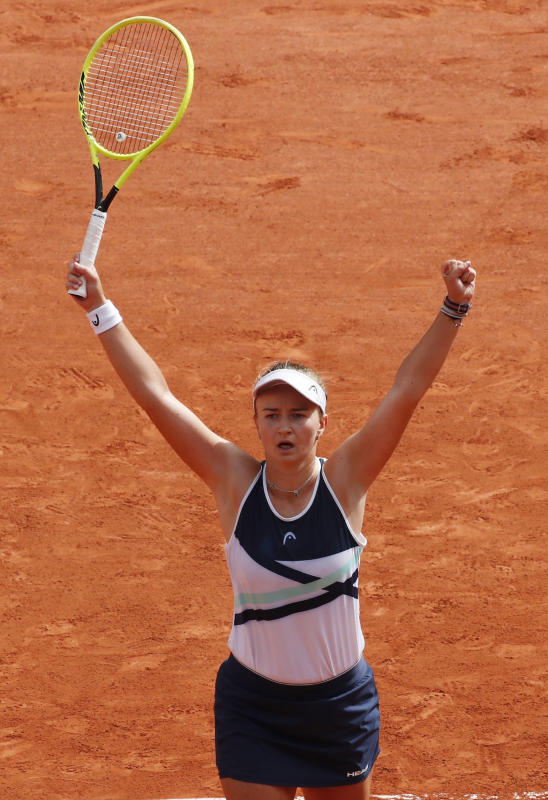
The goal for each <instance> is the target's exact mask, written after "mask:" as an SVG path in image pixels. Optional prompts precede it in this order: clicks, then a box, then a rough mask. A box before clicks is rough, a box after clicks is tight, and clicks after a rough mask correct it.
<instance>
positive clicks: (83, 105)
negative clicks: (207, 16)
mask: <svg viewBox="0 0 548 800" xmlns="http://www.w3.org/2000/svg"><path fill="white" fill-rule="evenodd" d="M193 83H194V62H193V59H192V53H191V51H190V48H189V46H188V44H187V42H186V40H185V39H184V37H183V35H182V34H181V33H180V32H179V31H178V30H177V28H174V27H173V25H170V24H169V23H168V22H164V21H163V20H161V19H156V18H155V17H130V18H129V19H124V20H122V21H121V22H117V23H116V24H115V25H113V26H112V27H110V28H109V29H108V30H107V31H105V32H104V33H103V35H102V36H100V37H99V38H98V39H97V41H96V42H95V44H94V45H93V47H92V48H91V50H90V51H89V53H88V56H87V58H86V60H85V61H84V66H83V68H82V74H81V76H80V84H79V87H78V109H79V112H80V119H81V121H82V127H83V129H84V133H85V134H86V138H87V141H88V144H89V150H90V153H91V161H92V164H93V172H94V175H95V207H94V209H93V211H92V214H91V219H90V222H89V226H88V229H87V232H86V236H85V239H84V244H83V245H82V250H81V253H80V261H81V263H82V264H85V265H87V266H93V265H94V264H95V259H96V257H97V251H98V249H99V244H100V242H101V237H102V235H103V230H104V227H105V221H106V218H107V211H108V209H109V206H110V204H111V203H112V201H113V200H114V198H115V197H116V195H117V194H118V191H119V190H120V189H121V187H122V186H123V185H124V183H125V182H126V181H127V179H128V178H129V176H130V175H131V174H132V173H133V172H134V170H135V169H136V168H137V167H138V165H139V164H140V163H141V161H143V159H144V158H146V157H147V156H148V155H149V153H151V152H152V151H153V150H154V149H155V148H156V147H158V145H160V144H162V142H165V140H166V139H167V137H168V136H169V135H170V134H171V133H172V132H173V130H174V129H175V128H176V126H177V125H178V124H179V122H180V121H181V119H182V117H183V114H184V113H185V111H186V108H187V106H188V103H189V101H190V96H191V94H192V86H193ZM99 154H102V155H104V156H108V157H109V158H114V159H116V160H117V161H130V162H131V163H130V164H129V165H128V166H127V167H126V168H125V170H124V171H123V172H122V174H121V175H120V177H119V178H118V180H117V181H116V183H115V184H114V185H113V186H112V188H111V189H110V191H109V192H108V194H107V195H106V196H103V180H102V176H101V166H100V164H99ZM69 294H74V295H76V296H77V297H86V296H87V293H86V285H85V280H84V283H83V285H82V286H80V287H79V288H78V289H69Z"/></svg>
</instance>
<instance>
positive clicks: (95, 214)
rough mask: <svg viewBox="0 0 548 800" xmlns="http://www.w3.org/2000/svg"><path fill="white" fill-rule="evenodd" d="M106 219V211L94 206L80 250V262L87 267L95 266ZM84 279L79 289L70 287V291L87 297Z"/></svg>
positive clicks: (77, 295)
mask: <svg viewBox="0 0 548 800" xmlns="http://www.w3.org/2000/svg"><path fill="white" fill-rule="evenodd" d="M106 219H107V214H106V211H98V210H97V209H96V208H94V209H93V211H92V212H91V219H90V221H89V225H88V229H87V231H86V236H85V238H84V244H83V245H82V250H81V252H80V263H81V264H84V265H85V266H86V267H93V266H94V264H95V259H96V258H97V251H98V250H99V245H100V243H101V237H102V235H103V230H104V227H105V222H106ZM82 280H83V283H82V285H81V286H80V287H79V288H78V289H69V290H68V293H69V294H73V295H75V296H76V297H87V290H86V279H85V278H84V277H82Z"/></svg>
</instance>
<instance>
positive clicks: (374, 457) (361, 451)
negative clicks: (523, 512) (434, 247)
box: [328, 260, 476, 499]
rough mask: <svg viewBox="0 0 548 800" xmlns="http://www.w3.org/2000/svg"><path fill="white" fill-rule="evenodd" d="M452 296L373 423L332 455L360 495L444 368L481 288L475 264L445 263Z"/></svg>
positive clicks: (333, 465)
mask: <svg viewBox="0 0 548 800" xmlns="http://www.w3.org/2000/svg"><path fill="white" fill-rule="evenodd" d="M442 276H443V278H444V280H445V284H446V288H447V296H446V299H445V301H444V304H443V307H442V310H441V311H440V312H439V313H438V314H437V316H436V318H435V319H434V322H433V323H432V325H431V326H430V327H429V328H428V330H427V331H426V333H425V334H424V336H423V337H422V338H421V339H420V341H419V342H418V343H417V345H416V346H415V347H414V348H413V349H412V350H411V352H410V353H409V355H407V356H406V357H405V359H404V360H403V362H402V364H401V366H400V368H399V369H398V371H397V373H396V377H395V379H394V383H393V385H392V388H391V389H390V391H389V392H388V394H387V395H386V397H384V399H383V400H382V401H381V402H380V404H379V405H378V407H377V409H376V410H375V411H374V413H373V415H372V416H371V418H370V419H369V421H368V422H367V423H366V424H365V425H364V427H363V428H361V429H360V430H359V431H358V432H357V433H355V434H353V435H352V436H350V437H349V438H348V439H347V440H346V441H345V442H343V444H342V445H341V446H340V447H339V448H338V449H337V450H336V451H335V452H334V453H333V455H332V456H331V458H330V459H329V462H328V463H329V465H330V469H329V472H330V473H332V475H333V477H330V480H331V481H332V482H333V480H334V482H335V483H337V484H338V485H339V486H345V487H346V489H345V494H347V493H350V495H352V496H353V497H354V498H355V499H358V498H359V497H360V496H363V494H364V493H365V492H366V491H367V489H368V488H369V486H370V485H371V483H372V482H373V481H374V480H375V478H376V477H377V475H378V474H379V472H380V471H381V470H382V468H383V467H384V465H385V464H386V462H387V461H388V459H389V458H390V456H391V455H392V453H393V452H394V449H395V448H396V446H397V444H398V442H399V440H400V438H401V436H402V434H403V432H404V430H405V428H406V427H407V424H408V422H409V420H410V419H411V417H412V415H413V412H414V410H415V408H416V406H417V404H418V402H419V401H420V399H421V397H422V396H423V395H424V394H425V392H426V391H427V390H428V388H429V387H430V386H431V384H432V382H433V380H434V379H435V377H436V375H437V374H438V372H439V371H440V369H441V367H442V365H443V363H444V361H445V359H446V358H447V355H448V353H449V351H450V349H451V346H452V344H453V342H454V341H455V338H456V336H457V333H458V329H459V327H460V326H461V325H462V319H463V317H464V316H466V314H467V313H468V310H469V307H470V305H471V302H472V297H473V295H474V290H475V286H476V272H475V270H474V269H472V267H471V266H470V262H468V261H467V262H462V261H455V260H451V261H447V262H446V263H445V264H444V265H443V266H442Z"/></svg>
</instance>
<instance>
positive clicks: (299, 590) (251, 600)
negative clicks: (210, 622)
mask: <svg viewBox="0 0 548 800" xmlns="http://www.w3.org/2000/svg"><path fill="white" fill-rule="evenodd" d="M361 553H362V548H361V547H355V548H354V549H353V550H352V555H351V557H350V558H349V559H348V561H347V562H346V563H345V564H343V565H342V567H339V569H336V570H335V571H334V572H331V573H330V574H329V575H326V576H325V577H324V578H318V579H317V580H315V581H312V582H311V583H300V584H298V585H297V586H289V587H288V588H287V589H278V590H277V591H275V592H263V593H261V594H258V593H255V592H247V593H246V592H242V593H241V594H238V595H236V597H235V598H234V606H235V610H236V609H240V608H241V607H242V606H247V605H262V604H268V603H279V602H281V601H284V600H291V599H292V598H293V597H307V596H308V595H310V594H314V592H317V591H319V590H320V589H324V588H325V587H326V586H330V585H331V584H332V583H336V582H337V581H339V580H340V579H341V578H344V577H348V576H350V575H351V574H352V573H353V572H354V570H355V569H356V568H357V567H358V565H359V563H360V556H361Z"/></svg>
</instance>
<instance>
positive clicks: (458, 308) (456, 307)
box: [443, 294, 472, 317]
mask: <svg viewBox="0 0 548 800" xmlns="http://www.w3.org/2000/svg"><path fill="white" fill-rule="evenodd" d="M443 304H444V306H446V307H447V308H448V309H450V310H451V311H455V312H456V313H457V314H458V315H459V316H462V317H465V316H466V314H468V312H469V311H470V309H471V308H472V303H455V301H454V300H451V298H450V297H449V295H448V294H447V295H445V300H444V301H443Z"/></svg>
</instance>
